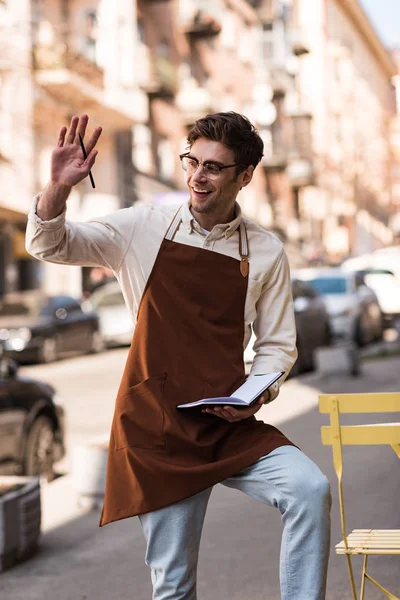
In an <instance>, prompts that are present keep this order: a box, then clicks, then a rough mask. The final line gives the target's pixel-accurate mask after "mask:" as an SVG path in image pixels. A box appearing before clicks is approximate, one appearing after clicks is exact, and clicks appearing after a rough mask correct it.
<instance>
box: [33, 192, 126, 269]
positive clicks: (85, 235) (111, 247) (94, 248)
mask: <svg viewBox="0 0 400 600" xmlns="http://www.w3.org/2000/svg"><path fill="white" fill-rule="evenodd" d="M39 197H40V195H38V196H35V198H34V201H33V204H32V208H31V211H30V213H29V217H28V225H27V229H26V249H27V251H28V252H29V254H31V255H32V256H34V257H35V258H37V259H38V260H42V261H48V262H53V263H58V264H67V265H79V266H88V267H91V266H102V267H107V268H109V269H112V270H113V271H114V272H115V271H118V269H119V267H120V265H121V263H122V261H123V259H124V256H125V254H126V251H127V248H128V247H129V244H130V242H131V238H132V235H133V229H134V219H133V218H132V217H133V216H132V211H133V209H132V208H126V209H121V210H119V211H116V212H114V213H112V214H110V215H106V216H104V217H98V218H96V219H91V220H90V221H88V222H86V223H80V222H71V221H68V220H67V219H66V210H64V211H63V212H62V213H61V214H60V215H58V216H57V217H55V218H54V219H51V220H49V221H43V220H42V219H40V217H38V215H37V214H36V206H37V202H38V199H39Z"/></svg>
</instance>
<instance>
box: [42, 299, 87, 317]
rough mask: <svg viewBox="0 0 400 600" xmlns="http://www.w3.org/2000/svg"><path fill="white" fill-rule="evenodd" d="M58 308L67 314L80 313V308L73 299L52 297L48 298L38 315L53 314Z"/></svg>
mask: <svg viewBox="0 0 400 600" xmlns="http://www.w3.org/2000/svg"><path fill="white" fill-rule="evenodd" d="M60 308H64V309H65V310H66V311H67V312H76V311H78V312H82V307H81V305H80V303H79V302H78V301H77V300H75V298H71V296H54V297H52V298H49V299H48V300H47V302H46V303H45V304H43V305H42V307H41V309H40V314H41V315H49V314H54V313H56V312H57V310H59V309H60Z"/></svg>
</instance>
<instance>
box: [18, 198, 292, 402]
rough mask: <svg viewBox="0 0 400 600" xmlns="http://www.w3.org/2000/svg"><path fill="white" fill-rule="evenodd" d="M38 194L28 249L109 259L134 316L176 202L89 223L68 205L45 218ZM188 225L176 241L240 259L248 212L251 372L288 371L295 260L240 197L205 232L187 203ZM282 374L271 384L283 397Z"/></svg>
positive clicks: (53, 256) (73, 261) (56, 257)
mask: <svg viewBox="0 0 400 600" xmlns="http://www.w3.org/2000/svg"><path fill="white" fill-rule="evenodd" d="M37 200H38V196H36V197H35V199H34V203H33V206H32V209H31V212H30V214H29V219H28V226H27V232H26V248H27V251H28V252H29V253H30V254H32V256H34V257H35V258H37V259H39V260H43V261H49V262H52V263H58V264H65V265H80V266H103V267H108V268H109V269H111V270H112V271H113V273H114V275H115V277H116V278H117V280H118V281H119V283H120V286H121V289H122V293H123V295H124V298H125V302H126V304H127V306H128V308H129V310H130V311H131V313H132V316H133V318H134V321H136V315H137V310H138V307H139V303H140V299H141V297H142V294H143V291H144V288H145V285H146V282H147V279H148V277H149V275H150V273H151V270H152V268H153V265H154V262H155V259H156V256H157V253H158V250H159V247H160V244H161V242H162V240H163V237H164V235H165V233H166V231H167V229H168V226H169V224H170V222H171V221H172V219H173V217H174V215H175V213H176V211H177V209H178V207H177V206H162V207H154V206H150V205H140V206H135V207H133V208H125V209H121V210H118V211H116V212H114V213H111V214H109V215H106V216H103V217H97V218H94V219H91V220H90V221H88V222H86V223H80V222H72V221H68V220H66V209H65V210H64V211H63V212H62V213H61V214H60V215H59V216H57V217H56V218H54V219H51V220H49V221H43V220H42V219H40V218H39V217H38V216H37V214H36V204H37ZM181 214H182V224H181V226H180V228H179V230H178V231H177V233H176V235H175V238H174V241H175V242H178V243H182V244H187V245H189V246H196V247H198V248H205V249H207V250H210V251H213V252H218V253H220V254H225V255H227V256H231V257H233V258H237V259H240V254H239V235H238V227H239V224H240V221H241V219H243V221H244V224H245V226H246V230H247V236H248V242H249V262H250V272H249V282H248V289H247V297H246V304H245V314H244V321H245V334H244V339H243V347H244V348H245V347H246V346H247V344H248V342H249V339H250V335H251V326H252V325H253V328H254V333H255V336H256V342H255V344H254V351H255V358H254V361H253V365H252V368H251V373H252V374H262V373H273V372H277V371H284V372H285V374H286V375H287V374H288V373H289V371H290V369H291V368H292V366H293V364H294V362H295V360H296V357H297V350H296V330H295V322H294V312H293V301H292V294H291V286H290V274H289V265H288V261H287V257H286V254H285V252H284V249H283V245H282V243H281V242H280V240H278V238H277V237H276V236H275V235H273V234H272V233H270V232H268V231H266V230H265V229H263V228H262V227H260V226H259V225H257V224H256V223H254V222H253V221H251V220H250V219H247V218H246V217H243V216H242V214H241V210H240V206H239V205H238V204H236V213H235V214H236V216H235V219H234V220H233V221H231V222H230V223H224V224H221V225H215V227H213V229H212V231H210V232H209V233H208V234H205V233H204V231H203V230H202V228H201V227H200V225H199V223H198V222H197V221H196V220H195V219H194V217H193V215H192V213H191V212H190V209H189V204H188V203H185V204H183V210H182V213H181ZM283 379H284V378H282V379H281V380H280V381H279V382H277V383H275V384H274V386H273V387H272V388H271V389H270V398H271V399H273V398H275V397H276V396H277V394H278V391H279V385H280V384H281V383H282V381H283Z"/></svg>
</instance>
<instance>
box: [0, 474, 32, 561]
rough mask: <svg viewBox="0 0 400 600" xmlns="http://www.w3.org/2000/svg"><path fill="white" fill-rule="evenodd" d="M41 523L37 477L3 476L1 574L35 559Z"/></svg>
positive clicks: (0, 494)
mask: <svg viewBox="0 0 400 600" xmlns="http://www.w3.org/2000/svg"><path fill="white" fill-rule="evenodd" d="M40 524H41V504H40V481H39V479H38V478H37V477H0V571H3V570H4V569H6V568H8V567H11V566H12V565H13V564H15V563H17V562H19V561H21V560H24V559H26V558H28V557H29V556H31V554H33V552H34V551H35V550H36V548H37V547H38V541H39V537H40Z"/></svg>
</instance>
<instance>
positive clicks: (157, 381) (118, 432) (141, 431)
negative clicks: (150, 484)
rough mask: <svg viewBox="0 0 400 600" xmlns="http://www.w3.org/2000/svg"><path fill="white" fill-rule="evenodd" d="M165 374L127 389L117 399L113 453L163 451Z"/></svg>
mask: <svg viewBox="0 0 400 600" xmlns="http://www.w3.org/2000/svg"><path fill="white" fill-rule="evenodd" d="M166 377H167V374H166V373H162V374H161V375H155V376H153V377H150V378H149V379H146V380H145V381H142V382H141V383H137V384H136V385H133V386H132V387H130V388H128V390H127V392H126V393H125V394H124V395H123V396H121V397H118V398H117V402H116V418H115V420H114V439H115V449H116V450H122V448H127V447H128V446H131V447H133V448H135V447H136V448H148V449H155V448H161V449H162V448H164V447H165V441H164V436H163V421H164V386H165V380H166Z"/></svg>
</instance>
